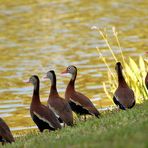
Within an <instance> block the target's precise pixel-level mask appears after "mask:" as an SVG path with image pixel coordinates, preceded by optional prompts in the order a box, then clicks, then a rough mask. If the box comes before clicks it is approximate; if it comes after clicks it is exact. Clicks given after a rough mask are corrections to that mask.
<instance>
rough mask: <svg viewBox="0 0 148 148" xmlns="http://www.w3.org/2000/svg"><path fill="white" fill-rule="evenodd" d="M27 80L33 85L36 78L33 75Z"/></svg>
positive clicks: (35, 82)
mask: <svg viewBox="0 0 148 148" xmlns="http://www.w3.org/2000/svg"><path fill="white" fill-rule="evenodd" d="M29 82H30V83H32V84H33V85H36V84H37V79H36V78H35V77H34V76H31V77H30V79H29Z"/></svg>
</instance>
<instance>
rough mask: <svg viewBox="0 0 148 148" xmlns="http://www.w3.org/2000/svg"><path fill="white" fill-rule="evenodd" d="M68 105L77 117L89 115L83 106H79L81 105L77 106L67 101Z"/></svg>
mask: <svg viewBox="0 0 148 148" xmlns="http://www.w3.org/2000/svg"><path fill="white" fill-rule="evenodd" d="M69 105H70V107H71V109H72V111H74V112H75V113H77V114H79V115H87V114H89V115H90V113H89V111H88V110H87V109H85V108H83V106H81V105H77V104H76V103H74V102H73V101H69Z"/></svg>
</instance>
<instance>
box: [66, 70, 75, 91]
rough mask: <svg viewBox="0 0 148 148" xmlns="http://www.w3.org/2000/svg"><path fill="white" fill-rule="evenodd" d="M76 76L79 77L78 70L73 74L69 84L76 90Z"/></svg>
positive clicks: (69, 86)
mask: <svg viewBox="0 0 148 148" xmlns="http://www.w3.org/2000/svg"><path fill="white" fill-rule="evenodd" d="M76 77H77V71H76V72H75V73H74V74H72V77H71V80H70V82H69V84H68V88H70V89H72V90H75V80H76Z"/></svg>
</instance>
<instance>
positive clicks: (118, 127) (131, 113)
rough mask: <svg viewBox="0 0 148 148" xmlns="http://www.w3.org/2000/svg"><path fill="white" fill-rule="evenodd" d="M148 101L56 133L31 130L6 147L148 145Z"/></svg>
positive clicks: (135, 146)
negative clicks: (33, 131)
mask: <svg viewBox="0 0 148 148" xmlns="http://www.w3.org/2000/svg"><path fill="white" fill-rule="evenodd" d="M147 133H148V101H146V102H145V103H143V104H141V105H136V106H135V107H134V108H133V109H131V110H127V111H119V112H117V111H110V112H106V113H104V114H102V117H101V118H100V119H96V118H89V119H88V120H87V121H86V122H78V123H77V125H76V126H74V127H72V128H70V127H66V128H63V129H62V130H59V131H56V132H50V133H49V132H47V131H45V132H44V133H43V134H40V133H37V132H35V133H32V134H29V135H26V136H25V137H20V138H18V139H16V142H15V143H14V144H12V145H10V144H7V145H5V146H4V147H7V148H9V147H11V148H16V147H25V148H34V147H35V148H46V147H47V148H49V147H54V148H55V147H59V148H61V147H64V148H65V147H67V148H69V147H73V148H81V147H97V148H104V147H105V148H108V147H119V148H122V147H124V148H125V147H126V148H128V147H129V148H131V147H133V148H146V147H148V140H147V137H148V134H147Z"/></svg>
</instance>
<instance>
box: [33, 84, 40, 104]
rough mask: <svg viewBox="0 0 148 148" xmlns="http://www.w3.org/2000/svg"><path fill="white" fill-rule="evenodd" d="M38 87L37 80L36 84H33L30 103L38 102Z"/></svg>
mask: <svg viewBox="0 0 148 148" xmlns="http://www.w3.org/2000/svg"><path fill="white" fill-rule="evenodd" d="M39 87H40V83H39V82H37V84H36V85H34V90H33V96H32V103H40V94H39Z"/></svg>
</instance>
